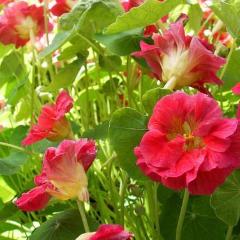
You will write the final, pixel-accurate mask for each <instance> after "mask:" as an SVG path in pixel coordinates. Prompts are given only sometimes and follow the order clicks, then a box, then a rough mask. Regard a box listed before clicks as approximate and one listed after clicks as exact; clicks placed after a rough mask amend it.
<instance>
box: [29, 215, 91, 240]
mask: <svg viewBox="0 0 240 240" xmlns="http://www.w3.org/2000/svg"><path fill="white" fill-rule="evenodd" d="M89 225H90V228H91V229H92V230H95V225H94V224H91V222H89ZM82 233H84V229H83V225H82V220H81V217H80V214H79V212H78V211H77V210H66V211H64V212H61V213H58V214H56V215H54V216H53V217H52V218H50V219H49V220H48V221H46V222H45V223H43V224H42V225H41V226H40V227H39V228H37V229H36V230H35V231H34V232H33V233H32V235H31V236H30V240H43V239H44V240H66V239H67V240H75V239H76V238H77V237H78V236H79V235H80V234H82Z"/></svg>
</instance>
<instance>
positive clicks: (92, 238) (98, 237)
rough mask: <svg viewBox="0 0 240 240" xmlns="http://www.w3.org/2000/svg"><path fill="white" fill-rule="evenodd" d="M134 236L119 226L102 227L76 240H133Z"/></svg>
mask: <svg viewBox="0 0 240 240" xmlns="http://www.w3.org/2000/svg"><path fill="white" fill-rule="evenodd" d="M132 238H133V234H132V233H130V232H127V231H125V230H124V229H123V227H122V226H121V225H117V224H103V225H100V226H99V228H98V229H97V231H96V232H91V233H84V234H82V235H81V236H79V237H78V238H77V239H76V240H131V239H132Z"/></svg>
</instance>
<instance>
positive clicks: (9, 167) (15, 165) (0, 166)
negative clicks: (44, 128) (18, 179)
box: [0, 152, 27, 175]
mask: <svg viewBox="0 0 240 240" xmlns="http://www.w3.org/2000/svg"><path fill="white" fill-rule="evenodd" d="M26 160H27V155H26V154H24V153H22V152H11V153H10V155H9V156H7V157H4V158H0V175H12V174H15V173H17V172H18V171H19V170H20V169H21V167H22V166H23V165H24V163H25V162H26Z"/></svg>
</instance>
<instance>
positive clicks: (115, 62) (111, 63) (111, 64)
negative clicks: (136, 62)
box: [99, 55, 122, 72]
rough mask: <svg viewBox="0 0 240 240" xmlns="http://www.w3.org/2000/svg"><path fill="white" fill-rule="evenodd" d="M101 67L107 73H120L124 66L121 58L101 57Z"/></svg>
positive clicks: (114, 56) (113, 56)
mask: <svg viewBox="0 0 240 240" xmlns="http://www.w3.org/2000/svg"><path fill="white" fill-rule="evenodd" d="M99 65H100V67H101V68H102V69H104V70H106V71H110V72H112V71H119V70H120V69H121V66H122V60H121V58H120V57H119V56H116V55H112V56H102V55H100V56H99Z"/></svg>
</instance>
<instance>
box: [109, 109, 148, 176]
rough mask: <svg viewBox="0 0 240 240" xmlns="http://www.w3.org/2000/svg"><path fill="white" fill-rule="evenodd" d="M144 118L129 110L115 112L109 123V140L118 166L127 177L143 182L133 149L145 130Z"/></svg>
mask: <svg viewBox="0 0 240 240" xmlns="http://www.w3.org/2000/svg"><path fill="white" fill-rule="evenodd" d="M146 121H147V118H146V116H144V115H142V114H141V113H139V112H137V111H136V110H134V109H131V108H123V109H119V110H117V111H116V112H115V113H114V114H113V116H112V119H111V121H110V125H109V138H110V142H111V145H112V147H113V149H114V150H115V151H116V154H117V158H118V163H119V165H120V166H121V167H122V168H123V169H124V170H125V171H127V173H128V174H129V176H131V177H133V178H135V179H140V180H143V179H144V177H143V175H142V174H141V173H140V170H139V168H138V167H137V165H136V157H135V156H134V153H133V151H134V147H136V146H137V145H138V144H139V142H140V140H141V137H142V136H143V134H144V132H145V131H146V130H147V129H146Z"/></svg>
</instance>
